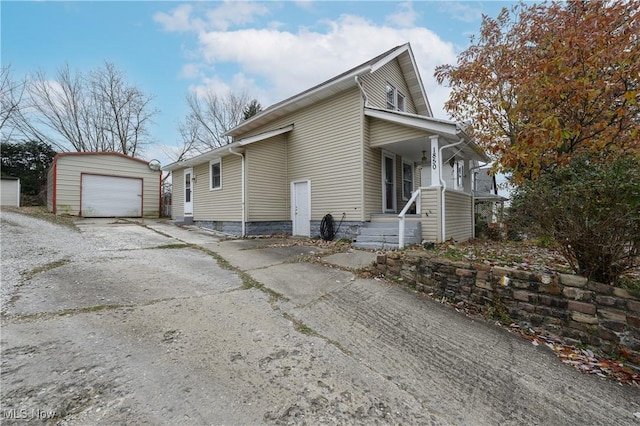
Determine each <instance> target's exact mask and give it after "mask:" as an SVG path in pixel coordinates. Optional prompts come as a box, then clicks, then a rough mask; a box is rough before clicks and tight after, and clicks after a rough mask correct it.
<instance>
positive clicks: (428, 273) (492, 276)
mask: <svg viewBox="0 0 640 426" xmlns="http://www.w3.org/2000/svg"><path fill="white" fill-rule="evenodd" d="M428 256H429V254H428V253H426V252H418V251H416V252H412V251H405V252H388V253H386V254H379V255H378V258H377V261H376V263H377V265H376V267H377V269H378V271H380V272H382V273H384V274H385V275H386V276H387V277H388V278H397V279H401V280H402V281H404V282H405V283H407V284H408V285H410V286H412V287H415V289H416V290H418V291H420V292H424V293H427V294H430V295H432V296H433V297H435V298H438V299H441V298H443V297H444V298H446V299H447V300H449V301H450V302H453V303H459V302H464V303H466V304H467V305H468V306H469V307H471V308H472V309H477V310H479V311H482V312H484V313H485V314H490V315H491V316H493V317H494V318H497V319H501V320H502V321H503V322H509V321H513V322H516V323H520V324H523V323H524V324H525V325H527V326H531V327H533V328H536V329H542V330H545V331H547V332H549V333H551V334H553V335H555V336H557V337H559V338H561V339H562V340H563V341H564V342H566V343H568V344H574V345H580V344H584V345H589V346H592V347H596V348H599V349H601V350H602V351H603V352H605V353H608V354H611V355H616V356H618V355H623V356H624V357H625V358H627V360H629V361H630V362H632V363H633V364H636V365H640V291H632V290H625V289H622V288H616V287H612V286H609V285H604V284H600V283H596V282H591V281H588V280H587V279H586V278H583V277H579V276H575V275H567V274H558V273H554V274H544V273H533V272H528V271H521V270H516V269H511V268H504V267H498V266H494V267H492V266H489V265H485V264H481V263H474V264H471V263H468V262H453V261H449V260H447V259H440V258H437V259H430V258H429V257H428Z"/></svg>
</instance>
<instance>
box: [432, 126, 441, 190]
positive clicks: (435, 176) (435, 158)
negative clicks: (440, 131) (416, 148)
mask: <svg viewBox="0 0 640 426" xmlns="http://www.w3.org/2000/svg"><path fill="white" fill-rule="evenodd" d="M429 139H430V140H431V186H440V167H442V164H441V161H440V144H439V143H438V135H434V136H430V137H429Z"/></svg>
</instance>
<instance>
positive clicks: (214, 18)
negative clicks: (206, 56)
mask: <svg viewBox="0 0 640 426" xmlns="http://www.w3.org/2000/svg"><path fill="white" fill-rule="evenodd" d="M218 4H220V3H218ZM205 5H206V4H205ZM198 6H200V5H198ZM192 12H194V10H193V6H192V5H189V4H183V5H180V6H178V7H176V8H175V9H173V11H171V12H170V13H164V12H158V13H156V14H155V15H154V17H153V19H154V20H155V21H156V22H158V23H159V24H160V25H162V27H163V28H164V30H165V31H172V32H189V31H192V32H200V31H205V30H222V31H224V30H227V29H228V28H229V27H231V26H233V25H246V24H249V23H251V22H253V21H254V19H255V17H256V16H262V15H266V14H268V13H269V9H268V8H267V6H266V5H265V4H264V3H254V2H248V1H225V2H224V3H221V4H220V6H218V7H216V8H214V9H209V10H207V11H206V12H204V15H205V17H206V19H201V18H198V17H192V16H191V15H192Z"/></svg>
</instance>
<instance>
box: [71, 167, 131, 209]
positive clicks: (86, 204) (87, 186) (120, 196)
mask: <svg viewBox="0 0 640 426" xmlns="http://www.w3.org/2000/svg"><path fill="white" fill-rule="evenodd" d="M80 203H81V206H80V208H81V212H80V213H81V214H82V216H84V217H140V216H142V179H136V178H126V177H116V176H99V175H86V174H83V175H82V199H81V202H80Z"/></svg>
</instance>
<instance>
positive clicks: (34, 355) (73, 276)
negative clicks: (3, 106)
mask: <svg viewBox="0 0 640 426" xmlns="http://www.w3.org/2000/svg"><path fill="white" fill-rule="evenodd" d="M1 226H2V228H1V238H2V240H1V243H2V287H1V288H2V292H1V294H2V329H1V340H0V345H1V350H2V354H1V356H2V370H1V385H2V386H1V390H0V396H1V402H2V412H1V413H0V415H1V417H0V419H1V420H2V423H3V424H23V423H24V421H25V420H28V421H30V422H33V423H36V424H37V423H43V424H60V425H86V424H153V425H155V424H167V425H174V424H193V425H200V424H332V425H333V424H431V425H443V424H469V425H476V424H478V425H484V424H487V425H489V424H500V425H509V424H512V425H516V424H517V425H520V424H549V425H563V424H576V425H577V424H618V425H625V424H629V425H633V424H635V425H637V424H639V421H640V418H638V416H640V392H639V391H638V389H636V388H632V387H630V386H621V385H619V384H616V383H614V382H612V381H607V380H602V379H599V378H597V377H592V376H585V375H581V374H580V373H578V372H576V371H575V370H572V369H570V368H567V367H565V366H563V365H561V364H560V363H559V362H558V361H557V360H556V359H555V357H554V356H553V355H552V354H551V353H550V352H549V351H545V350H544V349H543V348H537V347H533V346H532V345H531V344H529V343H528V342H526V341H523V340H521V339H518V338H517V337H515V336H513V335H510V334H509V333H507V332H506V331H504V330H502V329H500V328H498V327H494V326H492V325H491V324H488V323H486V322H482V321H477V320H473V319H470V318H466V317H464V316H462V315H460V314H458V313H456V312H455V311H453V310H452V309H451V308H449V307H447V306H444V305H440V304H438V303H435V302H433V301H430V300H425V299H423V298H420V297H418V296H416V295H415V294H413V293H412V292H410V291H408V290H406V289H403V288H400V287H396V286H393V285H390V284H387V283H384V282H381V281H376V280H363V279H358V278H356V276H355V275H354V274H353V271H351V270H349V269H348V268H346V267H335V268H329V267H326V266H320V265H317V264H310V263H304V262H300V261H296V259H300V258H302V257H303V256H304V255H305V254H307V253H311V252H312V251H317V250H318V248H316V247H305V246H298V247H296V248H295V249H292V250H291V251H287V250H285V249H283V248H276V249H273V248H265V247H263V246H261V245H260V244H256V243H255V242H253V243H252V242H250V241H223V240H221V239H218V238H216V237H215V236H213V235H211V236H207V235H205V236H202V235H200V234H198V235H195V236H193V238H191V237H192V236H191V235H186V236H185V237H183V236H182V234H180V233H179V232H178V231H179V229H175V233H173V231H174V229H171V228H168V226H170V225H164V226H160V225H157V226H155V225H153V226H152V225H150V226H140V225H137V224H134V223H130V222H125V221H115V220H102V221H90V220H85V221H82V222H80V223H79V224H78V226H79V228H80V232H75V231H72V230H70V229H69V228H67V227H61V226H58V225H53V224H50V223H47V222H43V221H40V220H36V219H33V218H29V217H26V216H23V215H20V214H16V213H11V212H4V211H3V212H2V216H1ZM174 228H175V227H174ZM180 232H183V231H180ZM170 233H173V234H172V235H174V236H170Z"/></svg>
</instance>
